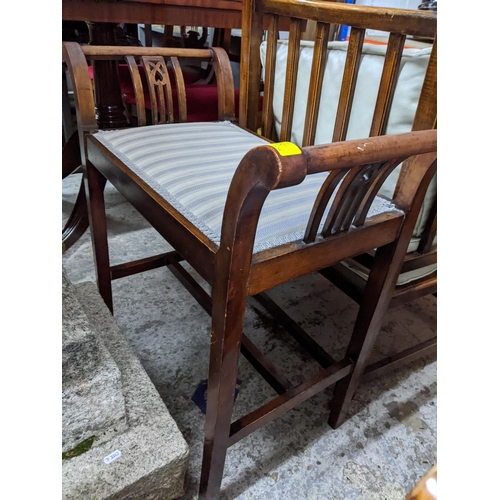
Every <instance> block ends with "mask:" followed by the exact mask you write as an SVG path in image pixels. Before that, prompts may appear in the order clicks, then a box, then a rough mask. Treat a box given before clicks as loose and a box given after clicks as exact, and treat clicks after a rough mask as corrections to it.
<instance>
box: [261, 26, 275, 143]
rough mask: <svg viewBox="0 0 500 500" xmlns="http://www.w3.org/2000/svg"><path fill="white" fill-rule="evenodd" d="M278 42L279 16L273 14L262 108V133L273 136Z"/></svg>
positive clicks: (265, 135) (268, 33)
mask: <svg viewBox="0 0 500 500" xmlns="http://www.w3.org/2000/svg"><path fill="white" fill-rule="evenodd" d="M277 44H278V16H272V18H271V20H270V24H269V29H268V32H267V50H266V68H265V72H264V103H263V110H262V135H263V136H264V137H269V138H270V137H272V133H273V129H274V112H273V98H274V76H275V70H276V48H277Z"/></svg>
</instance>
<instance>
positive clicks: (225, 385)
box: [199, 284, 246, 500]
mask: <svg viewBox="0 0 500 500" xmlns="http://www.w3.org/2000/svg"><path fill="white" fill-rule="evenodd" d="M217 288H220V287H218V286H217V285H216V286H215V287H214V294H213V297H214V303H213V312H212V332H211V338H210V367H209V375H208V390H207V415H206V420H205V441H204V448H203V462H202V471H201V481H200V491H199V493H200V495H199V498H200V499H207V500H212V499H215V498H219V493H220V485H221V482H222V475H223V472H224V462H225V458H226V452H227V448H228V443H229V429H230V426H231V417H232V412H233V403H234V391H235V387H236V376H237V371H238V357H239V353H240V342H241V335H242V328H243V317H244V313H245V304H246V295H245V294H243V293H236V294H235V296H233V297H230V296H228V293H227V292H228V289H230V288H231V285H230V284H229V286H227V288H226V287H225V286H223V288H225V290H223V291H222V293H220V291H219V290H218V289H217Z"/></svg>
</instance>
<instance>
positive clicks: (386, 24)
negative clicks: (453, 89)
mask: <svg viewBox="0 0 500 500" xmlns="http://www.w3.org/2000/svg"><path fill="white" fill-rule="evenodd" d="M244 7H245V8H244V11H243V45H244V47H243V50H247V51H248V54H249V57H248V59H247V60H242V66H241V75H242V81H243V82H244V84H245V85H248V87H243V89H242V90H243V91H242V92H241V93H240V110H242V111H243V112H242V113H240V125H241V126H244V127H247V128H249V129H251V130H255V131H256V130H257V129H258V128H259V127H260V126H261V125H262V134H263V135H264V136H265V137H267V138H271V139H272V138H273V137H272V131H273V124H272V123H271V122H272V116H271V114H272V110H273V99H274V75H275V67H276V52H277V49H276V40H277V38H278V36H277V33H276V31H277V30H276V25H277V24H278V22H279V21H278V19H279V16H286V17H287V18H289V19H290V20H291V24H290V33H289V42H288V58H287V67H286V79H285V88H284V102H283V113H282V117H281V132H280V135H279V140H281V141H286V140H289V139H290V136H291V131H292V125H293V120H294V105H295V95H296V84H297V69H298V60H299V55H300V45H299V41H298V40H299V38H300V32H301V28H300V27H301V22H300V21H301V20H302V23H303V22H304V21H312V22H314V23H316V24H317V29H316V38H315V45H314V54H313V63H312V70H311V74H310V83H309V92H308V96H307V111H306V115H305V121H304V133H303V137H302V144H301V145H302V146H308V145H311V144H314V142H315V135H316V128H317V121H318V111H319V107H320V103H319V101H320V96H321V91H322V88H323V84H324V82H323V76H324V68H325V64H326V58H327V49H326V46H327V42H328V30H329V27H330V25H331V24H344V25H348V26H351V32H350V39H349V45H348V51H347V57H346V64H345V68H344V74H343V81H342V87H341V92H340V97H339V102H338V107H337V115H336V118H335V124H334V126H333V130H334V131H333V137H332V141H333V142H335V141H342V140H345V138H346V135H347V130H348V127H349V121H350V119H351V116H350V115H351V109H352V103H353V98H354V93H355V90H356V83H357V76H358V71H359V65H360V61H361V57H362V54H361V53H362V48H363V43H364V38H365V32H366V29H375V30H382V31H387V32H389V33H390V35H389V40H388V44H387V51H386V56H385V63H384V68H383V72H382V76H381V79H380V82H378V83H377V82H374V85H378V86H379V90H378V97H377V100H376V105H375V109H374V112H373V117H372V124H371V128H370V134H369V135H370V136H376V135H382V134H385V133H386V128H387V121H388V118H389V112H390V109H391V104H392V101H393V97H394V92H395V88H396V83H397V78H398V74H399V70H400V66H401V57H402V53H403V49H404V45H405V40H406V36H407V35H416V36H420V37H426V38H428V39H430V38H434V37H435V35H436V26H437V23H436V16H435V14H434V13H432V12H426V11H418V10H402V9H386V8H380V7H377V8H372V7H365V6H356V5H346V4H343V3H339V2H328V1H323V0H259V1H258V2H257V1H248V2H246V3H245V6H244ZM269 15H271V16H272V17H273V20H272V23H271V25H270V27H269V31H268V42H267V51H266V61H265V68H264V75H265V84H264V96H263V99H264V108H263V109H264V111H263V113H262V119H263V122H262V124H261V123H259V122H258V121H257V116H258V115H259V113H258V108H257V105H258V96H259V93H260V89H259V88H258V83H257V82H259V81H260V80H259V79H258V78H257V74H260V70H261V69H260V68H261V66H260V61H259V60H258V53H259V47H260V43H261V41H262V33H263V19H264V16H266V17H268V16H269ZM302 26H303V24H302ZM247 30H249V31H248V33H247ZM245 43H246V45H245ZM250 74H251V75H252V77H251V78H252V84H250V76H249V75H250ZM429 97H430V99H431V100H432V99H434V101H435V92H434V93H433V92H432V91H431V92H430V94H429ZM331 105H332V103H324V106H331ZM423 107H425V106H420V105H419V108H418V110H417V116H416V117H415V124H417V123H419V120H420V118H419V116H418V115H419V114H420V113H422V112H423ZM431 113H432V111H431ZM424 121H425V122H426V123H427V121H428V120H427V119H425V120H424ZM422 128H427V124H424V125H423V127H422ZM413 129H414V130H418V129H419V128H415V127H414V128H413ZM299 145H300V144H299Z"/></svg>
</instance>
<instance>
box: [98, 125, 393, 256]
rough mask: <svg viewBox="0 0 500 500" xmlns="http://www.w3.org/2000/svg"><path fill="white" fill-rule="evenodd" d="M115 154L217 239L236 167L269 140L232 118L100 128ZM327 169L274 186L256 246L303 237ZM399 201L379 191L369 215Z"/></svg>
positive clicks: (99, 137)
mask: <svg viewBox="0 0 500 500" xmlns="http://www.w3.org/2000/svg"><path fill="white" fill-rule="evenodd" d="M95 137H96V138H97V139H98V140H99V141H100V142H101V143H102V144H104V145H105V146H106V147H107V148H108V149H109V150H110V151H111V152H112V153H113V154H115V155H116V156H117V157H118V158H119V159H120V160H121V161H123V162H124V163H125V164H126V165H127V166H128V167H129V168H130V169H131V170H132V171H134V172H135V173H136V174H137V175H138V176H139V177H140V178H141V179H143V180H144V181H145V182H146V183H147V184H148V185H150V186H151V187H153V188H154V189H155V191H157V192H158V193H159V194H160V195H161V196H163V197H164V198H165V199H166V200H167V201H168V202H169V203H170V204H171V205H172V206H173V207H174V208H175V209H176V210H178V211H179V212H180V213H181V214H182V215H184V216H185V217H186V218H187V219H188V220H189V221H190V222H192V223H193V224H194V225H195V226H196V227H197V228H198V229H200V230H201V231H203V233H204V234H205V235H207V236H208V237H209V238H210V239H211V240H212V241H213V242H214V243H216V244H219V243H220V234H221V226H222V216H223V211H224V205H225V202H226V198H227V192H228V189H229V185H230V182H231V179H232V177H233V175H234V172H235V170H236V168H237V166H238V164H239V162H240V160H241V159H242V158H243V156H244V155H245V154H246V153H247V152H248V151H249V150H250V149H252V148H254V147H256V146H261V145H264V144H268V142H267V141H265V140H264V139H262V138H260V137H258V136H256V135H254V134H251V133H249V132H247V131H245V130H243V129H241V128H239V127H237V126H236V125H233V124H232V123H229V122H213V123H177V124H166V125H154V126H147V127H138V128H130V129H125V130H114V131H113V130H106V131H100V132H98V133H96V134H95ZM325 177H326V174H315V175H310V176H307V178H306V179H305V180H304V182H302V183H301V184H299V185H298V186H294V187H291V188H287V189H283V190H276V191H272V192H271V193H270V195H269V196H268V198H267V200H266V202H265V204H264V207H263V210H262V213H261V217H260V219H259V224H258V228H257V234H256V239H255V246H254V252H258V251H260V250H264V249H267V248H272V247H275V246H278V245H280V244H284V243H287V242H291V241H296V240H300V239H301V238H302V237H303V236H304V231H305V228H306V225H307V221H308V218H309V214H310V211H311V208H312V206H313V203H314V200H315V198H316V195H317V193H318V191H319V188H320V186H321V184H322V182H323V181H324V179H325ZM393 209H394V206H393V205H392V204H391V203H390V202H388V201H387V200H385V199H383V198H379V197H377V198H376V199H375V201H374V203H373V205H372V208H371V210H370V212H369V214H368V216H369V217H371V216H373V215H375V214H377V213H381V212H383V211H387V210H393Z"/></svg>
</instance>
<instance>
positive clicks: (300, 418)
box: [63, 174, 437, 500]
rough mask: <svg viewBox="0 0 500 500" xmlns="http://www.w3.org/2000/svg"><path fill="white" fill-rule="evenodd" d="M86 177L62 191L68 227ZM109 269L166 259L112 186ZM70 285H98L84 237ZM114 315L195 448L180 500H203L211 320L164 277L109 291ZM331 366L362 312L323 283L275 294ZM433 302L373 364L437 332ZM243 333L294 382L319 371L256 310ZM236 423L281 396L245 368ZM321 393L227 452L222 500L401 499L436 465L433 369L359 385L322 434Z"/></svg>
mask: <svg viewBox="0 0 500 500" xmlns="http://www.w3.org/2000/svg"><path fill="white" fill-rule="evenodd" d="M80 178H81V176H80V175H78V174H74V175H72V176H70V177H69V178H67V179H65V180H64V181H63V220H64V218H65V217H67V216H68V215H69V213H70V210H71V207H72V203H73V200H74V198H75V196H76V190H77V188H78V183H79V181H80ZM106 202H107V207H108V215H109V222H108V225H109V226H108V227H109V234H110V254H111V260H112V263H118V262H122V261H124V260H130V259H135V258H140V257H145V256H148V255H152V254H155V253H159V252H163V251H167V250H169V246H168V245H167V244H166V243H165V242H164V241H163V240H162V239H161V238H160V237H159V235H158V234H157V233H156V232H155V231H154V230H153V229H152V228H151V227H149V225H148V224H147V223H146V222H145V221H144V220H143V219H142V218H141V217H140V216H139V215H138V214H137V212H135V210H134V209H132V208H131V207H130V205H128V203H126V202H125V201H124V199H123V198H122V197H121V195H120V194H119V193H117V192H116V190H114V188H112V187H109V186H108V187H107V188H106ZM63 266H64V267H65V269H66V270H67V273H68V276H69V278H70V279H71V280H72V281H73V282H74V283H78V282H82V281H95V275H94V270H93V260H92V246H91V242H90V235H89V232H88V231H87V232H86V233H85V234H84V235H83V237H82V238H81V239H80V240H79V241H78V242H77V243H76V244H75V245H74V246H73V247H72V248H70V249H69V250H68V251H67V252H66V253H65V254H64V255H63ZM113 292H114V302H115V317H116V319H117V321H118V323H119V325H120V327H121V330H122V332H123V334H124V336H125V337H126V339H127V340H128V342H129V343H130V345H131V346H132V348H133V350H134V351H135V353H136V355H137V356H138V358H139V360H140V361H141V363H142V364H143V366H144V368H145V370H146V372H147V373H148V375H149V376H150V378H151V380H152V382H153V384H154V385H155V386H156V388H157V390H158V392H159V393H160V395H161V397H162V399H163V400H164V402H165V404H166V405H167V407H168V409H169V411H170V413H171V414H172V416H173V417H174V419H175V420H176V422H177V424H178V426H179V428H180V430H181V432H182V433H183V435H184V437H185V439H186V440H187V442H188V444H189V447H190V453H191V456H190V463H189V469H188V473H187V476H186V482H185V494H184V496H183V497H182V499H194V498H196V496H197V495H196V493H197V487H198V481H199V474H200V464H201V452H202V443H203V422H204V415H203V414H202V412H201V411H200V410H199V408H198V407H197V406H196V405H195V404H194V403H193V402H192V400H191V396H192V394H193V392H194V390H195V389H196V387H197V385H198V383H199V382H200V380H202V379H206V378H207V366H208V361H207V360H208V348H209V329H210V323H209V318H208V315H207V314H206V313H205V312H204V311H203V310H202V308H201V307H200V306H199V305H198V304H197V303H196V302H195V301H194V299H192V298H191V296H190V295H189V294H188V293H187V292H186V291H185V290H184V289H183V287H182V286H181V285H180V284H179V283H178V282H177V281H176V279H175V278H174V277H173V276H172V275H171V274H170V272H169V271H168V270H167V269H157V270H154V271H151V272H148V273H145V274H143V275H136V276H131V277H128V278H123V279H121V280H118V281H115V282H114V283H113ZM269 294H270V295H271V296H272V297H273V298H275V300H276V301H277V302H279V303H280V304H281V305H282V306H283V307H284V308H285V310H287V311H288V312H289V314H290V315H292V317H293V318H294V319H295V320H296V321H297V322H298V323H299V324H300V325H301V326H302V327H303V328H304V329H305V330H306V331H308V332H309V333H311V335H313V336H314V337H315V338H316V339H317V340H318V341H319V342H321V344H322V345H323V346H324V347H325V348H326V349H327V351H328V352H330V354H331V355H332V356H333V357H334V358H335V359H341V357H342V355H343V352H344V350H345V346H346V343H347V341H348V335H349V333H350V331H351V328H352V324H353V321H354V318H355V315H356V311H357V305H356V304H355V303H354V302H352V301H351V300H350V299H348V298H347V297H346V296H345V295H343V294H342V293H341V292H340V291H339V290H338V289H336V288H335V287H333V286H332V285H331V284H329V283H328V282H327V281H326V280H325V279H324V278H322V277H321V276H309V277H306V278H301V279H297V280H294V281H292V282H290V283H288V284H286V285H284V286H281V287H278V288H276V289H274V290H272V291H271V292H270V293H269ZM436 303H437V299H436V298H435V297H432V296H430V297H424V298H422V299H420V300H417V301H414V302H412V303H409V304H407V305H405V306H402V307H398V308H395V309H393V310H391V311H390V312H389V313H388V314H387V316H386V319H385V321H384V326H383V328H382V332H381V335H380V339H379V341H378V343H377V346H376V348H375V351H374V360H376V359H377V358H380V357H382V356H383V355H384V354H391V353H394V352H397V351H399V350H401V349H402V348H405V347H409V346H410V345H413V344H415V343H416V342H417V341H418V340H424V339H426V338H429V337H431V336H433V335H434V334H435V331H436ZM244 330H245V333H246V334H247V335H248V336H249V337H250V338H251V339H252V340H253V341H254V342H255V343H256V344H257V345H258V346H259V347H260V348H262V349H263V350H264V351H265V352H266V353H268V354H269V356H270V358H272V359H273V361H274V362H275V363H276V364H277V365H278V367H279V368H281V369H282V370H283V371H284V372H285V374H286V375H287V376H288V378H289V379H290V381H291V382H292V383H295V382H298V381H299V380H301V379H302V378H303V377H304V376H306V375H308V374H309V373H312V372H311V370H315V369H316V367H317V365H316V364H315V363H314V362H312V361H311V360H310V359H309V358H308V357H307V356H305V355H304V354H302V353H301V352H300V351H298V350H297V346H296V345H295V343H294V341H293V339H291V338H290V337H289V336H288V335H287V334H286V333H285V332H284V331H283V330H282V329H281V327H280V326H279V325H277V324H276V323H275V322H274V321H273V320H272V318H270V316H269V315H268V314H267V313H266V312H265V311H264V310H263V309H262V308H261V307H260V306H259V305H258V304H257V303H256V302H255V301H253V300H251V301H249V303H248V307H247V314H246V317H245V327H244ZM239 379H240V380H241V386H240V393H239V396H238V399H237V401H236V404H235V410H234V413H235V418H237V417H238V416H240V415H242V414H244V413H247V412H248V411H249V410H251V409H254V408H256V407H257V406H259V405H260V404H262V403H264V402H265V401H266V400H268V399H270V398H271V397H273V396H274V392H273V391H272V390H271V389H270V388H269V387H268V386H267V384H266V383H265V382H264V381H263V380H262V379H261V378H260V377H259V376H258V375H257V373H256V372H255V370H254V369H253V368H252V367H251V366H250V365H249V364H248V362H247V361H246V360H245V359H241V360H240V371H239ZM330 396H331V391H330V390H325V391H323V392H321V393H319V394H317V395H316V396H314V397H313V398H311V399H309V400H308V401H306V402H304V403H302V404H301V405H299V406H298V407H297V408H295V409H293V410H291V411H289V412H287V413H286V414H285V415H284V416H283V417H281V418H279V419H278V420H275V421H274V422H272V423H271V424H269V425H267V426H266V427H264V428H262V429H260V430H258V431H256V432H255V433H253V434H251V435H250V436H248V437H247V438H245V439H243V440H242V441H240V442H239V443H237V444H236V445H234V446H233V447H232V448H230V450H229V453H228V457H227V460H226V467H225V472H224V479H223V483H222V498H226V499H272V498H280V499H281V498H283V499H285V498H286V499H302V498H304V499H309V498H310V499H367V500H369V499H373V500H375V499H377V500H378V499H387V500H392V499H404V497H405V494H406V493H407V492H408V491H409V490H410V489H411V488H412V487H413V486H414V484H415V483H416V482H417V481H418V479H419V478H420V477H421V476H423V475H424V474H425V473H426V472H427V471H428V470H429V469H430V468H431V467H432V466H433V465H434V464H435V463H436V447H437V443H436V439H437V437H436V413H437V411H436V410H437V408H436V397H437V382H436V361H435V360H432V359H430V360H421V361H417V362H415V363H413V364H412V365H410V366H408V367H406V368H404V369H401V370H398V371H396V372H393V373H392V374H390V375H388V376H386V377H384V378H383V379H379V380H376V381H372V382H370V383H367V384H365V385H364V386H362V387H361V388H360V389H359V390H358V392H357V394H356V395H355V397H354V401H353V403H352V405H351V408H350V412H349V418H348V420H347V421H346V422H345V423H344V424H343V425H342V426H341V427H340V428H339V429H337V430H333V429H331V428H330V427H329V426H328V425H327V418H328V402H329V399H330Z"/></svg>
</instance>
